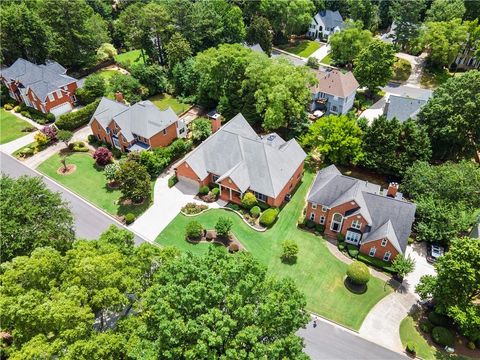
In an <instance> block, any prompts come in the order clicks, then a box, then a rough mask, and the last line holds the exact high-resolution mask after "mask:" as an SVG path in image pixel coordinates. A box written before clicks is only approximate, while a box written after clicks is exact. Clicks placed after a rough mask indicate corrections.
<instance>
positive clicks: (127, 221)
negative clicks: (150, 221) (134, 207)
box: [125, 213, 135, 225]
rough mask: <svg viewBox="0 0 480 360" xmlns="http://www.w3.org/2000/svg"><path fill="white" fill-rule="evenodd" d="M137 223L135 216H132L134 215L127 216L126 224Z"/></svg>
mask: <svg viewBox="0 0 480 360" xmlns="http://www.w3.org/2000/svg"><path fill="white" fill-rule="evenodd" d="M134 221H135V215H134V214H132V213H128V214H127V215H125V223H126V224H127V225H130V224H131V223H133V222H134Z"/></svg>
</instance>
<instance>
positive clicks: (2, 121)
mask: <svg viewBox="0 0 480 360" xmlns="http://www.w3.org/2000/svg"><path fill="white" fill-rule="evenodd" d="M26 127H32V125H30V124H29V123H28V122H26V121H24V120H22V119H20V118H18V117H16V116H15V115H13V114H11V113H9V112H8V111H6V110H4V109H0V144H5V143H8V142H10V141H13V140H15V139H18V138H20V137H22V136H25V135H27V134H28V132H22V129H24V128H26Z"/></svg>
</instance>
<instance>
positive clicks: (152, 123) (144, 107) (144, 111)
mask: <svg viewBox="0 0 480 360" xmlns="http://www.w3.org/2000/svg"><path fill="white" fill-rule="evenodd" d="M93 119H97V121H98V122H99V123H100V124H101V125H102V126H103V127H104V128H106V127H107V126H108V124H109V123H110V121H112V119H113V120H115V122H116V123H117V124H118V126H120V128H121V133H122V135H123V136H125V138H126V139H127V141H132V140H133V139H134V137H133V134H136V135H139V136H142V137H144V138H147V139H150V138H151V137H152V136H154V135H155V134H158V133H159V132H160V131H162V130H164V129H166V128H167V127H168V126H170V125H171V124H173V123H174V122H176V121H177V119H178V118H177V114H175V112H174V111H173V110H172V109H171V108H170V107H169V108H168V109H166V110H163V111H162V110H160V109H159V108H157V107H156V106H155V104H154V103H152V102H151V101H149V100H147V101H140V102H138V103H136V104H134V105H133V106H127V105H125V104H122V103H119V102H117V101H114V100H110V99H107V98H105V97H104V98H102V100H101V101H100V103H99V104H98V107H97V109H96V110H95V113H94V114H93V116H92V118H91V119H90V123H92V121H93Z"/></svg>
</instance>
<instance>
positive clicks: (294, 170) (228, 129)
mask: <svg viewBox="0 0 480 360" xmlns="http://www.w3.org/2000/svg"><path fill="white" fill-rule="evenodd" d="M305 157H306V154H305V152H304V151H303V150H302V148H301V147H300V145H299V144H298V143H297V142H296V141H295V140H294V139H292V140H289V141H285V140H283V139H282V138H281V137H280V136H279V135H277V134H275V133H272V134H268V135H265V136H259V135H257V133H256V132H255V131H254V130H253V129H252V127H251V126H250V124H249V123H248V122H247V120H245V118H244V117H243V115H242V114H238V115H236V116H235V117H234V118H233V119H231V120H230V121H229V122H227V123H226V124H225V125H224V126H222V127H221V128H220V129H219V130H218V131H217V132H216V133H215V134H213V135H211V136H210V137H209V138H208V139H207V140H205V141H204V142H203V143H202V144H201V145H199V146H198V147H197V148H196V149H195V150H193V151H192V153H191V154H190V155H188V157H186V158H185V160H184V161H182V162H181V163H180V164H179V165H178V166H177V168H176V169H175V171H176V175H177V178H178V180H179V181H183V182H187V183H192V184H195V185H196V186H204V185H208V184H218V185H219V188H220V198H221V199H223V200H225V201H231V202H234V203H237V204H239V203H240V202H241V199H242V197H243V195H244V194H245V193H246V192H252V193H253V194H254V195H255V197H256V198H257V199H258V200H259V201H262V202H265V203H267V204H268V205H270V206H280V205H282V204H283V202H284V201H285V198H286V197H287V195H289V194H290V193H291V192H292V191H293V190H294V189H295V186H296V185H297V184H298V182H299V181H300V179H301V178H302V174H303V161H304V160H305Z"/></svg>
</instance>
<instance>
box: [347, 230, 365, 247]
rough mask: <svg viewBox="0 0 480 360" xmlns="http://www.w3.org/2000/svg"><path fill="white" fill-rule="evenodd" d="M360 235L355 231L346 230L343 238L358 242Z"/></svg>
mask: <svg viewBox="0 0 480 360" xmlns="http://www.w3.org/2000/svg"><path fill="white" fill-rule="evenodd" d="M361 237H362V235H361V234H359V233H357V232H353V231H347V236H345V240H347V241H348V242H351V243H354V244H358V242H359V241H360V238H361Z"/></svg>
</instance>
